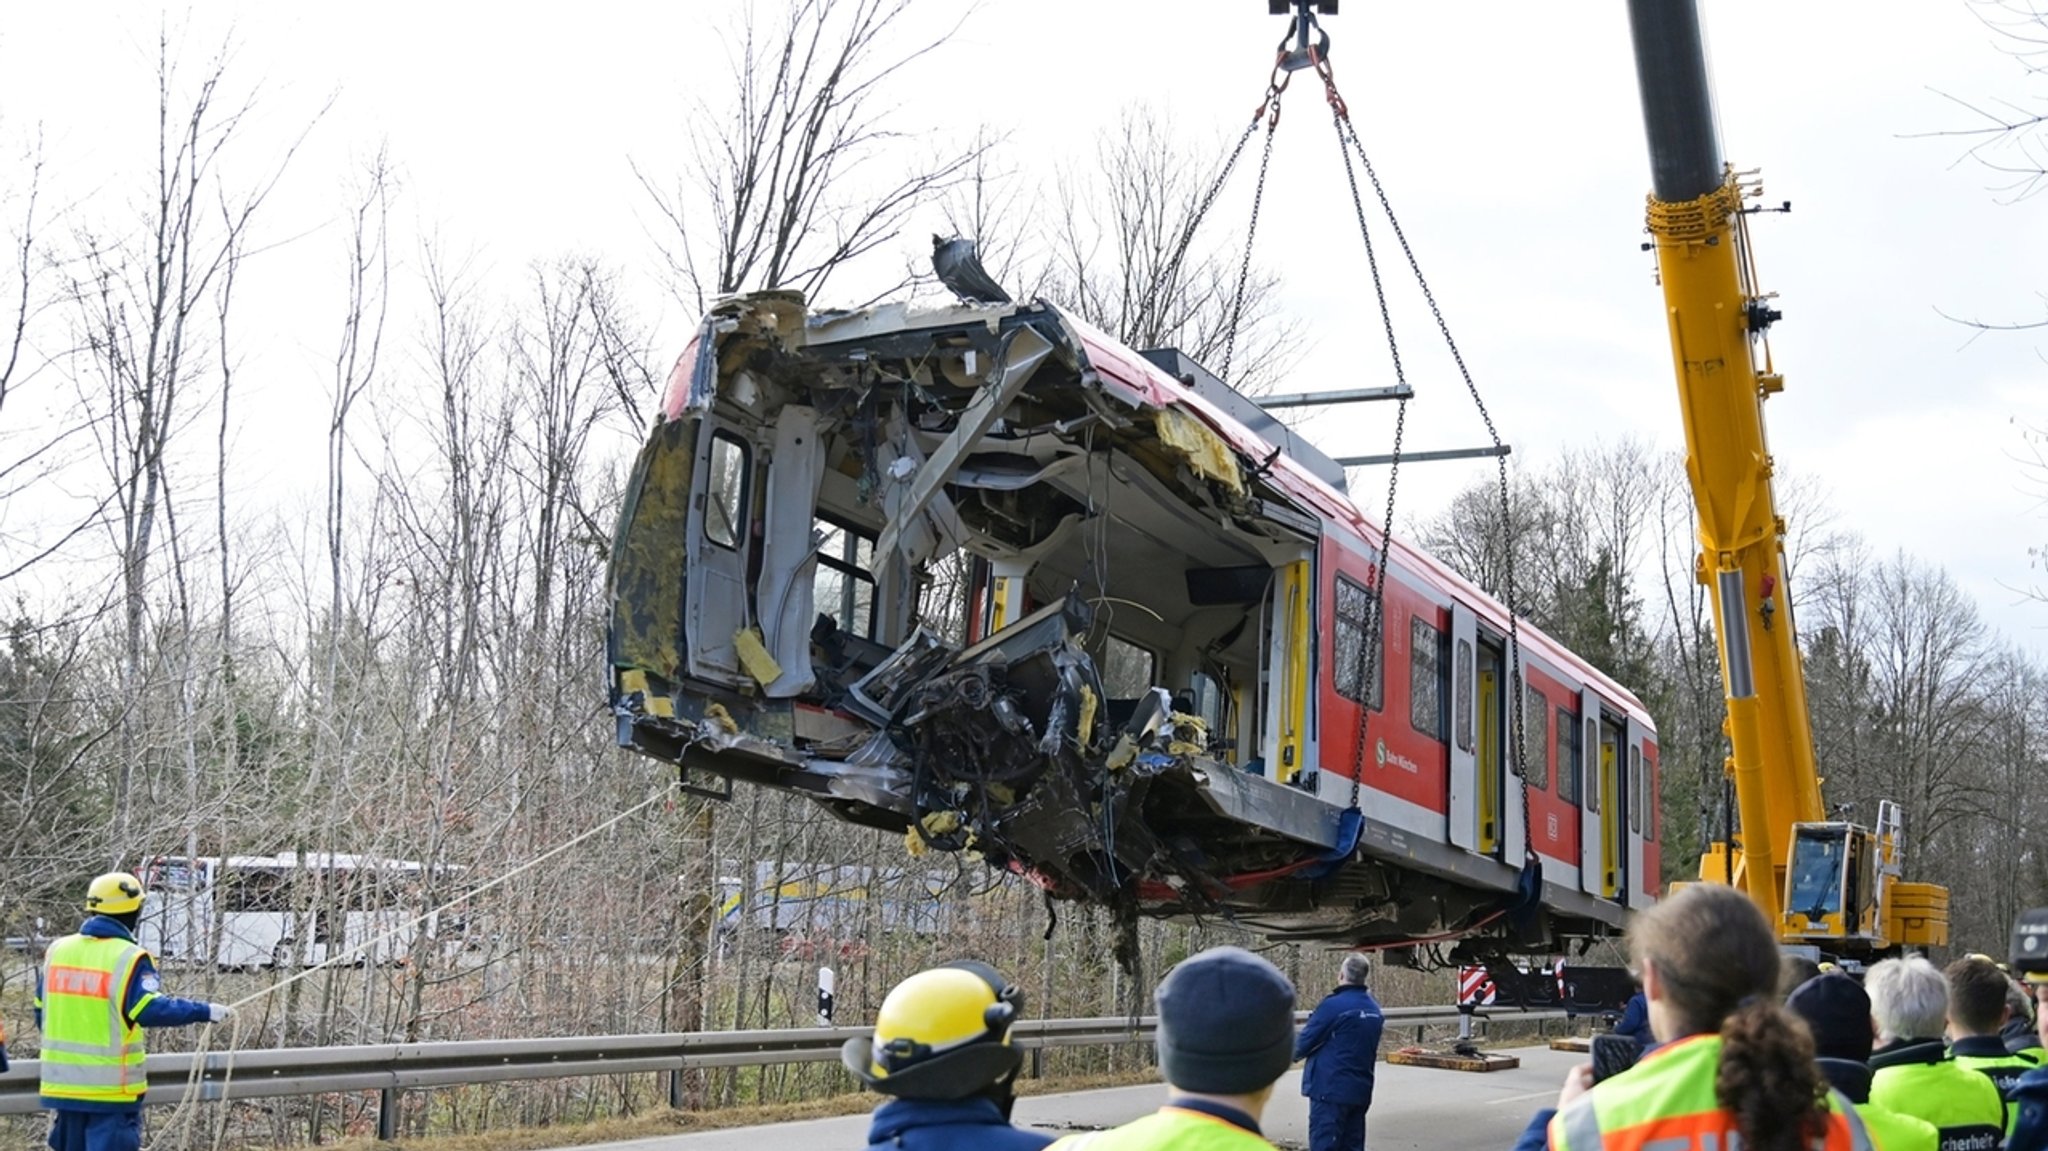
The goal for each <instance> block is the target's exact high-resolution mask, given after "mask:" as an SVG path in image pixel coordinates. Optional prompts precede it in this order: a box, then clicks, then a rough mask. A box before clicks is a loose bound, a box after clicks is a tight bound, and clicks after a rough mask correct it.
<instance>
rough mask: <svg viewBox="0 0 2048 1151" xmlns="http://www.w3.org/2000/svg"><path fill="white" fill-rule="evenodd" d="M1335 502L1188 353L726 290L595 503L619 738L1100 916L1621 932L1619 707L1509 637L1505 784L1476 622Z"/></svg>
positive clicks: (1493, 693)
mask: <svg viewBox="0 0 2048 1151" xmlns="http://www.w3.org/2000/svg"><path fill="white" fill-rule="evenodd" d="M1344 485H1345V479H1344V472H1343V469H1342V468H1341V467H1339V466H1337V465H1336V464H1335V463H1333V462H1332V461H1331V460H1330V459H1329V458H1328V457H1326V456H1324V455H1323V454H1322V453H1320V452H1318V451H1317V450H1316V449H1315V448H1314V447H1313V446H1311V445H1309V444H1307V443H1305V442H1303V441H1301V440H1299V439H1297V438H1296V437H1295V436H1294V435H1293V434H1292V433H1291V432H1290V431H1289V430H1288V429H1287V428H1286V427H1285V426H1284V425H1282V424H1280V423H1279V422H1278V421H1276V420H1274V419H1273V418H1272V417H1271V416H1270V415H1268V414H1267V413H1265V412H1264V411H1262V410H1261V409H1259V408H1258V406H1257V405H1256V404H1255V403H1253V402H1252V401H1251V400H1249V399H1247V398H1245V397H1244V396H1241V395H1239V394H1237V393H1236V392H1234V391H1232V390H1231V389H1230V388H1229V387H1227V386H1226V385H1224V384H1223V383H1222V382H1221V381H1219V380H1217V379H1216V378H1214V377H1213V376H1211V375H1209V374H1208V373H1207V372H1205V371H1204V370H1202V369H1201V368H1200V367H1199V366H1198V365H1195V364H1193V363H1192V362H1189V361H1187V360H1186V359H1185V358H1184V357H1181V356H1180V355H1179V353H1177V352H1173V351H1171V350H1167V351H1158V352H1147V353H1142V354H1140V353H1138V352H1134V351H1131V350H1129V349H1127V348H1124V347H1122V346H1120V345H1118V344H1117V343H1116V342H1115V341H1114V340H1113V339H1111V338H1109V337H1108V336H1106V335H1104V334H1103V333H1101V332H1099V331H1096V330H1095V329H1093V328H1091V327H1089V326H1088V325H1086V324H1085V323H1082V322H1080V321H1079V320H1077V319H1075V318H1074V317H1072V316H1070V315H1067V314H1065V313H1063V312H1062V311H1060V310H1059V309H1057V308H1055V307H1053V306H1051V305H1048V304H1045V303H1043V302H1039V303H1031V304H1000V305H951V306H941V307H933V308H919V307H913V306H910V305H903V304H891V305H886V306H879V307H873V308H868V309H864V310H861V311H855V312H828V311H819V312H812V311H809V310H807V309H806V307H805V304H804V302H803V301H802V299H801V298H800V297H798V296H796V295H794V294H791V293H773V292H771V293H759V294H755V295H750V296H744V297H740V298H736V299H733V300H730V301H727V302H725V303H722V304H721V305H719V306H718V307H717V308H716V309H715V310H714V311H713V312H712V314H711V315H710V316H709V317H707V318H706V320H705V321H704V324H703V326H702V328H701V330H700V332H699V334H698V336H697V338H696V340H695V341H694V342H693V343H692V344H691V346H690V347H689V349H687V350H686V351H685V352H684V354H683V356H682V358H681V360H680V361H679V362H678V363H677V365H676V368H675V371H674V373H673V375H672V376H671V378H670V380H669V386H668V392H667V395H666V397H665V399H664V402H663V408H662V412H661V415H660V417H659V418H658V420H657V421H656V423H655V426H654V428H653V430H652V432H651V434H650V435H649V437H648V440H647V443H646V445H645V447H644V448H643V450H642V452H641V454H640V457H639V459H638V461H637V463H636V465H635V467H634V471H633V474H632V479H631V483H630V486H629V489H628V492H627V498H626V503H625V506H624V508H623V509H622V511H621V514H620V518H619V524H618V531H617V538H616V540H615V542H614V545H613V555H612V570H611V582H612V586H611V595H612V618H611V625H610V636H609V654H610V661H611V677H612V679H611V704H612V709H613V711H614V714H615V715H616V718H617V723H618V738H619V742H620V743H621V744H622V745H623V746H626V747H629V748H632V749H633V750H635V751H638V752H640V753H642V754H645V755H649V756H653V757H655V758H657V759H661V760H665V761H668V762H671V763H675V764H678V765H680V767H681V770H682V771H683V773H684V776H685V780H686V782H688V781H699V786H702V785H703V784H702V781H704V779H705V777H711V778H712V779H714V780H716V781H717V783H718V786H721V787H723V788H724V789H725V791H726V792H727V793H728V794H729V791H730V787H731V783H732V781H735V780H737V781H742V782H746V783H752V784H758V785H765V786H769V787H776V788H782V789H785V790H789V791H794V792H798V793H801V794H804V795H807V796H809V797H811V798H812V799H814V800H815V801H816V802H818V803H821V804H825V805H826V806H828V807H829V808H831V809H832V810H833V811H834V812H836V813H837V814H838V815H840V816H842V817H843V818H845V819H848V820H851V821H854V822H856V823H861V824H866V825H870V826H873V827H878V828H883V829H887V830H890V831H896V832H902V833H904V834H905V835H906V836H907V837H908V838H909V845H910V846H911V848H912V849H913V850H917V851H924V850H939V851H972V852H975V853H978V854H979V855H980V856H982V857H983V858H985V859H986V860H987V861H988V862H989V863H990V864H992V865H994V866H996V867H1002V868H1008V869H1011V870H1013V871H1016V872H1018V873H1021V874H1023V875H1026V876H1028V877H1030V878H1031V879H1032V880H1033V881H1035V882H1037V883H1039V884H1041V885H1042V886H1043V887H1044V888H1045V889H1046V890H1047V892H1048V893H1050V894H1051V895H1052V896H1054V897H1057V898H1064V899H1075V900H1088V901H1093V902H1096V903H1101V904H1107V905H1109V906H1112V907H1115V908H1118V909H1120V910H1122V911H1123V912H1125V913H1127V914H1138V913H1142V914H1149V915H1203V914H1210V915H1227V916H1230V917H1232V918H1234V919H1235V920H1236V921H1237V922H1239V923H1241V924H1244V925H1246V926H1249V927H1252V928H1254V929H1256V930H1259V931H1261V932H1263V933H1265V934H1267V935H1269V936H1271V937H1273V938H1279V939H1320V940H1330V941H1337V942H1342V943H1346V944H1354V945H1356V944H1390V943H1403V942H1407V941H1413V940H1419V939H1425V938H1428V937H1433V936H1434V937H1444V936H1453V935H1455V936H1470V937H1471V938H1472V939H1473V940H1475V941H1478V942H1479V944H1480V947H1481V949H1482V950H1483V949H1485V948H1487V947H1493V948H1495V949H1499V948H1501V947H1504V946H1505V945H1506V944H1508V943H1510V942H1511V943H1512V944H1513V945H1514V947H1515V949H1516V950H1523V949H1538V948H1548V947H1552V946H1557V945H1561V944H1562V943H1563V942H1565V941H1567V940H1570V939H1572V938H1583V937H1587V936H1594V935H1600V934H1603V933H1606V932H1607V931H1609V930H1610V929H1612V928H1615V927H1617V926H1619V925H1620V924H1621V923H1622V922H1623V918H1624V916H1625V914H1626V911H1627V909H1628V908H1631V907H1639V906H1642V905H1644V904H1646V903H1648V902H1649V901H1650V900H1652V899H1653V898H1654V896H1655V893H1656V891H1657V874H1658V849H1657V844H1656V840H1657V830H1658V829H1657V827H1656V815H1655V811H1656V805H1655V803H1654V800H1653V797H1654V795H1655V793H1656V790H1655V789H1656V774H1657V751H1656V739H1655V734H1654V731H1653V729H1652V727H1651V724H1650V721H1649V718H1648V716H1647V715H1646V714H1645V712H1644V711H1643V708H1642V706H1641V705H1640V704H1639V703H1638V702H1637V701H1636V700H1635V699H1634V698H1633V697H1632V696H1631V695H1630V694H1629V693H1628V692H1627V691H1625V690H1623V689H1622V688H1621V687H1620V686H1619V685H1617V684H1615V683H1614V682H1613V681H1611V680H1609V679H1608V678H1606V677H1605V676H1603V675H1601V674H1600V673H1599V672H1598V671H1596V670H1595V669H1594V668H1592V667H1591V666H1590V665H1588V664H1587V663H1585V662H1584V661H1582V660H1580V659H1578V658H1576V657H1574V656H1573V655H1572V654H1571V653H1570V652H1569V651H1566V650H1565V649H1564V648H1562V647H1561V646H1559V645H1557V644H1556V643H1553V642H1551V641H1549V640H1548V639H1546V638H1545V637H1543V636H1542V635H1540V634H1537V633H1535V632H1534V631H1533V630H1532V629H1530V628H1527V627H1526V626H1525V627H1523V628H1521V629H1520V636H1521V641H1520V650H1521V654H1522V659H1523V662H1524V665H1525V677H1524V678H1525V682H1526V684H1527V688H1526V692H1527V694H1526V697H1525V700H1524V703H1525V722H1524V736H1525V739H1526V742H1525V744H1524V746H1523V750H1524V755H1523V757H1522V760H1523V761H1524V762H1526V763H1527V764H1528V769H1527V772H1526V776H1527V778H1526V780H1524V779H1523V778H1521V777H1518V776H1517V775H1515V774H1514V773H1513V770H1512V767H1511V763H1512V761H1514V759H1515V757H1513V756H1510V755H1509V754H1508V747H1507V740H1508V739H1509V738H1510V736H1509V734H1508V733H1509V732H1510V730H1511V727H1512V725H1511V722H1510V715H1511V711H1512V709H1511V708H1509V707H1508V700H1507V695H1508V692H1509V691H1510V690H1511V688H1510V686H1509V685H1510V684H1511V683H1512V680H1511V678H1510V677H1509V676H1508V675H1506V674H1505V668H1506V666H1507V660H1508V658H1509V657H1508V654H1507V653H1508V652H1509V651H1510V650H1511V645H1510V644H1509V643H1508V642H1507V639H1506V637H1507V634H1508V626H1507V625H1508V618H1507V615H1506V613H1505V612H1504V610H1503V609H1502V608H1501V606H1500V605H1499V604H1497V603H1495V602H1494V601H1493V600H1491V599H1490V598H1488V597H1487V596H1486V595H1484V594H1483V593H1481V592H1480V591H1479V590H1478V589H1476V588H1474V587H1473V586H1472V585H1470V584H1469V583H1467V582H1466V581H1464V580H1462V579H1460V578H1458V577H1457V576H1456V575H1455V574H1453V573H1452V572H1450V571H1449V570H1448V569H1447V568H1445V567H1444V566H1443V565H1441V564H1440V563H1438V562H1436V561H1435V560H1433V559H1431V558H1430V557H1429V556H1427V555H1424V554H1423V553H1421V552H1419V551H1417V550H1415V549H1413V548H1411V547H1408V546H1406V545H1404V544H1402V543H1400V542H1399V541H1398V540H1396V541H1394V542H1393V543H1392V544H1391V546H1387V545H1385V544H1383V541H1382V538H1381V533H1380V532H1379V530H1378V529H1377V528H1376V527H1375V526H1374V525H1373V524H1371V523H1369V522H1368V521H1367V520H1366V518H1365V517H1364V516H1363V515H1362V514H1361V513H1360V511H1359V510H1358V508H1357V507H1356V506H1355V505H1354V504H1353V503H1352V502H1351V501H1350V500H1349V499H1348V498H1347V497H1346V495H1345V491H1344ZM1389 555H1390V556H1391V565H1392V566H1391V567H1389V569H1388V571H1387V574H1386V579H1385V585H1384V586H1385V598H1386V604H1385V610H1384V611H1380V610H1377V609H1376V604H1375V601H1374V595H1373V590H1374V588H1375V586H1376V578H1375V577H1376V574H1377V572H1376V567H1377V565H1378V564H1379V563H1381V562H1382V559H1383V557H1385V556H1389ZM1382 621H1383V622H1382ZM1376 626H1377V627H1383V628H1384V632H1383V639H1384V668H1383V674H1374V675H1367V674H1366V673H1365V672H1364V670H1363V669H1364V668H1365V667H1366V666H1367V661H1366V660H1365V659H1363V658H1361V655H1362V652H1361V649H1362V647H1363V646H1364V644H1365V641H1366V637H1367V634H1368V631H1367V629H1369V628H1372V627H1376ZM1368 711H1369V712H1370V722H1369V723H1368V720H1367V715H1368ZM1361 725H1365V726H1364V728H1363V729H1361ZM1525 783H1526V790H1527V803H1526V804H1524V803H1523V802H1522V793H1523V789H1524V784H1525ZM1525 813H1526V814H1525ZM1530 849H1533V851H1534V853H1535V855H1536V857H1537V858H1539V859H1540V862H1541V869H1540V882H1534V883H1532V882H1531V881H1534V880H1535V879H1536V873H1535V869H1530V871H1529V872H1528V873H1527V875H1526V876H1525V873H1524V869H1523V867H1522V863H1523V861H1524V859H1525V851H1527V850H1530ZM1518 881H1521V882H1523V883H1524V887H1523V888H1522V898H1521V899H1520V901H1519V903H1518V904H1517V914H1514V915H1511V916H1508V915H1503V914H1502V912H1503V910H1504V909H1506V908H1507V907H1508V906H1509V904H1510V903H1511V902H1515V901H1516V892H1517V884H1518ZM1509 935H1512V939H1509V938H1507V937H1508V936H1509Z"/></svg>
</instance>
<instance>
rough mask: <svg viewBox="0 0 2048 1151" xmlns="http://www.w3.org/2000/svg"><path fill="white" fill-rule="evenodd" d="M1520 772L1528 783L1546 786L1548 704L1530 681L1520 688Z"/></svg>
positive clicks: (1548, 781)
mask: <svg viewBox="0 0 2048 1151" xmlns="http://www.w3.org/2000/svg"><path fill="white" fill-rule="evenodd" d="M1522 771H1523V772H1524V773H1525V775H1526V776H1527V778H1528V780H1529V786H1530V787H1533V788H1535V789H1536V790H1538V791H1546V790H1548V789H1549V787H1550V704H1549V703H1547V702H1545V701H1544V699H1543V693H1542V692H1540V691H1537V690H1536V687H1535V685H1534V684H1527V685H1524V686H1523V688H1522Z"/></svg>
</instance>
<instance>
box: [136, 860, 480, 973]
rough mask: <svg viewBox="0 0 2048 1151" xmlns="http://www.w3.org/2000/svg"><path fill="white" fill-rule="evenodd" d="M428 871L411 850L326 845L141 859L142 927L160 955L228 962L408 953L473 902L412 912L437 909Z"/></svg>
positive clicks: (356, 960)
mask: <svg viewBox="0 0 2048 1151" xmlns="http://www.w3.org/2000/svg"><path fill="white" fill-rule="evenodd" d="M455 870H457V869H454V868H446V869H443V871H444V874H446V873H447V872H452V871H455ZM426 873H427V868H426V867H425V865H423V864H419V863H414V862H412V861H410V860H403V859H380V858H378V857H376V856H369V855H343V854H336V853H323V852H308V853H306V854H304V855H303V856H302V855H300V854H299V853H297V852H286V853H285V854H283V855H230V856H227V857H225V858H223V857H220V856H201V857H199V858H196V859H193V858H187V857H185V856H181V855H166V856H155V857H153V858H150V859H148V860H146V861H145V862H144V864H143V868H142V881H143V886H144V888H145V889H146V890H147V891H148V893H149V894H148V896H147V897H146V898H145V899H144V900H143V904H142V921H141V923H140V925H139V928H138V930H137V932H136V936H137V940H138V942H140V943H141V944H142V945H143V946H144V947H147V948H149V949H150V951H151V952H153V953H154V954H155V955H156V957H157V958H158V959H160V960H165V961H168V962H173V963H211V964H213V965H215V966H217V967H220V968H223V969H235V970H245V971H246V970H255V969H257V968H264V967H272V968H289V967H301V966H313V965H316V964H321V963H326V962H328V961H329V960H330V959H341V960H342V961H343V962H347V963H351V964H361V963H373V964H379V965H382V964H393V963H399V962H402V961H403V960H404V959H405V958H406V956H407V955H409V954H410V953H411V950H412V947H413V944H414V942H415V941H416V940H417V938H418V937H419V934H420V932H422V931H424V932H426V933H427V935H428V936H429V937H430V938H438V937H440V936H442V935H452V936H456V937H460V936H461V935H462V933H463V928H464V923H463V918H464V916H463V911H465V910H466V908H465V909H462V910H458V911H454V912H450V913H449V914H446V915H440V916H428V917H427V918H425V919H423V920H420V921H419V922H417V923H415V922H413V921H414V920H415V919H418V918H419V917H420V916H422V915H424V914H426V912H427V911H428V904H427V902H426V892H425V890H424V883H423V879H424V877H425V876H426ZM444 898H445V897H444Z"/></svg>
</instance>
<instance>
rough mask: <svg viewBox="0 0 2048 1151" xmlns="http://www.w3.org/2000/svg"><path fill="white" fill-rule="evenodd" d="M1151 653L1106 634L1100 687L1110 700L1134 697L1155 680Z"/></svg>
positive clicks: (1141, 693) (1150, 685)
mask: <svg viewBox="0 0 2048 1151" xmlns="http://www.w3.org/2000/svg"><path fill="white" fill-rule="evenodd" d="M1153 666H1154V660H1153V656H1152V653H1151V652H1149V651H1146V650H1145V649H1144V648H1142V647H1139V646H1138V645H1137V644H1134V643H1132V642H1131V641H1129V640H1127V639H1122V638H1119V637H1117V636H1110V637H1109V639H1108V640H1107V642H1105V643H1104V644H1103V647H1102V690H1103V691H1104V692H1106V693H1107V694H1108V695H1109V698H1111V699H1136V698H1137V697H1139V696H1141V695H1144V694H1145V692H1146V691H1147V690H1148V689H1150V688H1151V687H1152V685H1153V683H1154V682H1155V681H1154V680H1153V678H1152V670H1153Z"/></svg>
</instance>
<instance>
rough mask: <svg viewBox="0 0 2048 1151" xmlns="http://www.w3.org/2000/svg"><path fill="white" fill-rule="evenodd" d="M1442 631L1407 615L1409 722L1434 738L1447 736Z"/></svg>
mask: <svg viewBox="0 0 2048 1151" xmlns="http://www.w3.org/2000/svg"><path fill="white" fill-rule="evenodd" d="M1443 639H1444V637H1443V633H1442V632H1440V631H1438V630H1436V629H1435V628H1433V627H1431V626H1429V623H1428V622H1427V621H1425V620H1424V619H1423V618H1422V617H1421V616H1409V617H1408V722H1410V723H1412V724H1414V725H1415V730H1417V731H1419V732H1421V733H1422V734H1424V735H1426V736H1428V737H1429V738H1431V739H1436V740H1441V739H1442V738H1443V737H1444V709H1443V695H1444V692H1443V675H1444V657H1443Z"/></svg>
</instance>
